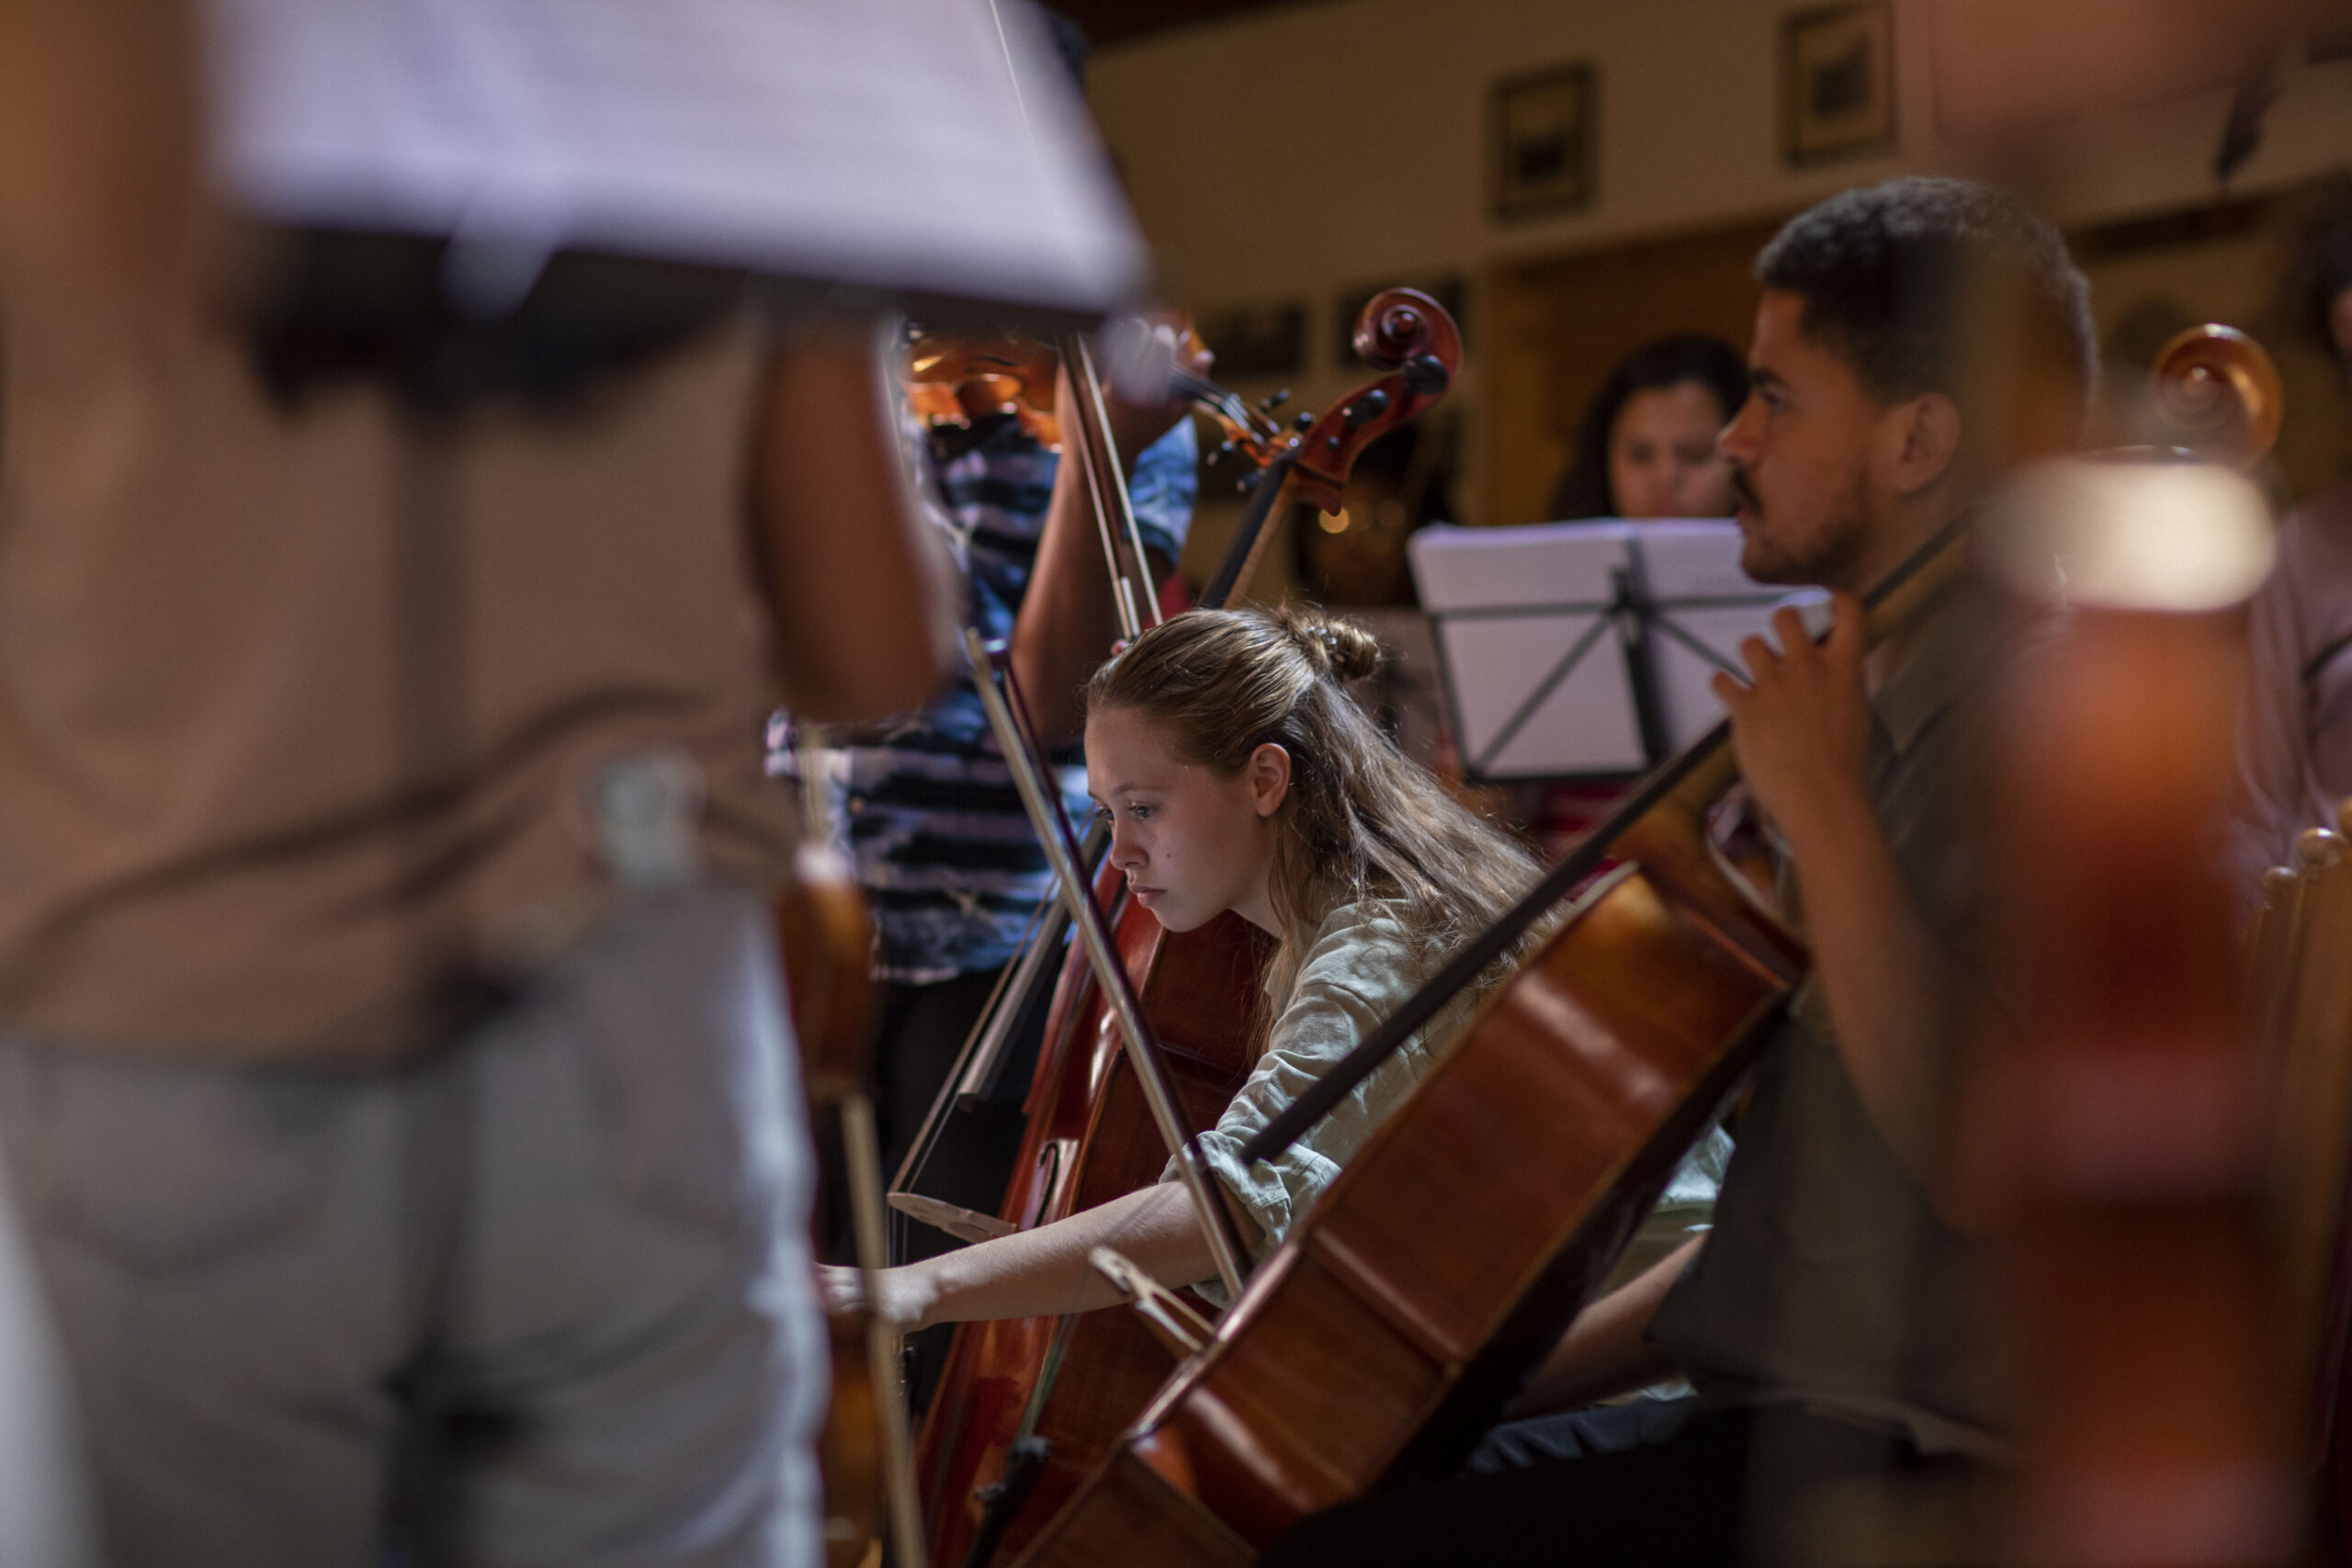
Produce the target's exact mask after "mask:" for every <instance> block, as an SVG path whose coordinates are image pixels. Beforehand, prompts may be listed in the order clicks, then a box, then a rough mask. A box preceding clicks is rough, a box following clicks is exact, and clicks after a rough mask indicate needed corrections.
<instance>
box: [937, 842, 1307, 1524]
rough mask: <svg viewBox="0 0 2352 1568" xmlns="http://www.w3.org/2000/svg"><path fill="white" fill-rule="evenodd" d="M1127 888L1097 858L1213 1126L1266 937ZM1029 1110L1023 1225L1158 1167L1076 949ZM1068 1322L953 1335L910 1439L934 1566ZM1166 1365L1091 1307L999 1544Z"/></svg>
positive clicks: (1012, 1190)
mask: <svg viewBox="0 0 2352 1568" xmlns="http://www.w3.org/2000/svg"><path fill="white" fill-rule="evenodd" d="M1121 889H1122V879H1121V877H1120V875H1119V874H1118V873H1117V872H1115V871H1114V870H1113V869H1111V868H1110V867H1108V866H1105V867H1104V868H1103V874H1102V875H1101V876H1099V877H1098V878H1097V880H1096V884H1095V897H1096V898H1097V900H1098V902H1099V903H1100V904H1101V906H1102V907H1103V908H1105V909H1106V910H1112V911H1114V912H1116V913H1117V916H1118V919H1117V924H1116V927H1115V931H1116V935H1117V940H1118V947H1119V953H1120V958H1121V961H1122V962H1123V963H1124V964H1125V965H1126V969H1127V973H1128V975H1129V976H1131V977H1132V978H1133V980H1134V982H1135V986H1136V994H1137V996H1138V997H1139V998H1140V999H1141V1001H1142V1003H1143V1006H1144V1009H1145V1010H1146V1012H1147V1014H1148V1017H1149V1018H1150V1020H1151V1021H1152V1024H1153V1027H1154V1028H1155V1029H1156V1030H1157V1031H1158V1032H1159V1039H1160V1043H1161V1045H1162V1048H1163V1053H1164V1055H1165V1056H1166V1058H1167V1062H1168V1065H1169V1067H1170V1076H1171V1077H1173V1078H1174V1079H1175V1081H1176V1084H1177V1089H1178V1094H1179V1097H1180V1098H1181V1099H1182V1101H1183V1105H1184V1109H1185V1111H1186V1112H1187V1113H1188V1115H1189V1117H1190V1118H1191V1119H1192V1121H1193V1122H1194V1123H1195V1124H1196V1125H1201V1126H1206V1125H1208V1124H1210V1123H1212V1122H1215V1121H1216V1118H1217V1116H1218V1115H1219V1113H1221V1112H1222V1111H1224V1109H1225V1106H1226V1104H1227V1101H1228V1100H1231V1099H1232V1098H1233V1095H1234V1093H1235V1091H1236V1090H1238V1089H1239V1088H1240V1087H1241V1084H1242V1082H1243V1080H1244V1079H1246V1078H1247V1077H1249V1075H1250V1066H1251V1062H1250V1056H1249V1055H1248V1051H1249V1037H1250V1027H1249V1026H1250V1012H1251V1010H1252V1008H1253V1007H1254V1005H1255V1003H1256V999H1257V996H1258V988H1259V984H1260V974H1261V967H1262V964H1263V961H1264V954H1265V951H1266V942H1265V939H1263V938H1262V937H1261V935H1260V934H1259V933H1258V932H1257V931H1255V930H1254V929H1253V928H1252V927H1250V925H1249V924H1248V922H1246V921H1244V920H1242V919H1240V917H1238V916H1237V915H1231V914H1227V915H1225V916H1221V917H1220V918H1218V919H1216V920H1214V921H1211V922H1210V923H1209V924H1208V925H1206V926H1204V927H1202V928H1201V929H1200V930H1198V931H1187V932H1184V933H1182V934H1181V935H1177V934H1171V933H1170V932H1169V931H1166V930H1164V929H1163V928H1162V927H1161V926H1160V924H1159V920H1158V919H1154V918H1153V916H1152V914H1151V912H1150V911H1149V910H1148V909H1146V908H1143V907H1142V906H1141V905H1139V904H1132V903H1128V902H1126V901H1125V898H1124V897H1120V894H1121ZM1023 1110H1024V1111H1025V1113H1026V1114H1027V1116H1028V1118H1029V1125H1028V1132H1027V1133H1026V1134H1025V1135H1024V1137H1023V1142H1022V1148H1021V1154H1020V1157H1019V1158H1018V1159H1017V1160H1016V1161H1015V1163H1014V1165H1013V1174H1012V1181H1011V1183H1010V1184H1009V1186H1008V1188H1007V1190H1006V1193H1005V1201H1004V1205H1003V1207H1002V1208H1001V1210H999V1212H998V1213H999V1217H1000V1218H1002V1219H1005V1220H1008V1221H1010V1222H1012V1224H1015V1225H1017V1226H1019V1227H1020V1228H1021V1229H1023V1230H1028V1229H1031V1228H1034V1227H1035V1226H1037V1225H1041V1224H1050V1223H1052V1222H1053V1221H1055V1220H1058V1219H1061V1218H1063V1217H1065V1216H1066V1215H1069V1214H1073V1213H1079V1212H1080V1211H1081V1210H1084V1209H1091V1208H1093V1207H1095V1206H1096V1205H1098V1204H1101V1203H1105V1202H1108V1201H1110V1200H1112V1199H1114V1198H1117V1197H1121V1196H1124V1195H1125V1194H1126V1193H1128V1192H1132V1191H1134V1190H1136V1189H1138V1188H1141V1187H1147V1186H1149V1185H1150V1184H1152V1183H1153V1182H1156V1181H1158V1180H1159V1173H1160V1171H1161V1169H1162V1168H1164V1167H1165V1166H1166V1164H1167V1160H1168V1150H1167V1146H1166V1145H1165V1144H1163V1143H1162V1141H1161V1139H1160V1136H1159V1131H1158V1129H1157V1128H1156V1127H1155V1126H1154V1125H1153V1124H1152V1120H1151V1113H1150V1111H1149V1109H1148V1106H1147V1105H1146V1104H1145V1101H1144V1097H1143V1092H1142V1090H1141V1089H1140V1088H1139V1086H1138V1085H1137V1083H1136V1077H1135V1073H1134V1070H1133V1069H1132V1068H1131V1067H1130V1066H1128V1065H1127V1064H1126V1061H1125V1051H1124V1049H1123V1048H1122V1045H1121V1043H1120V1039H1119V1032H1118V1028H1117V1025H1116V1022H1115V1021H1114V1019H1113V1018H1112V1016H1111V1014H1110V1011H1109V1010H1108V1009H1107V1008H1105V1007H1104V1006H1103V1000H1102V997H1101V995H1100V993H1099V990H1098V988H1097V987H1096V986H1095V984H1094V982H1093V979H1092V976H1091V975H1090V973H1089V972H1088V970H1087V967H1086V963H1085V959H1084V957H1083V955H1082V954H1080V953H1079V952H1078V951H1077V949H1076V948H1075V946H1073V948H1072V950H1071V953H1070V955H1069V962H1068V963H1067V964H1065V966H1064V969H1063V973H1062V976H1061V981H1060V984H1059V985H1058V987H1057V990H1056V993H1055V997H1054V1003H1053V1009H1052V1011H1051V1013H1050V1014H1049V1015H1048V1019H1047V1022H1046V1045H1045V1049H1044V1050H1043V1052H1041V1053H1040V1055H1039V1057H1038V1062H1037V1071H1036V1076H1035V1078H1034V1079H1033V1080H1032V1083H1031V1087H1030V1093H1029V1100H1028V1102H1027V1104H1026V1105H1025V1106H1024V1107H1023ZM1062 1324H1063V1320H1061V1319H1058V1318H1037V1317H1033V1318H1012V1319H1007V1320H1004V1321H1001V1322H996V1323H967V1324H964V1325H960V1326H959V1327H958V1328H957V1329H956V1337H955V1342H954V1344H953V1346H952V1348H950V1349H949V1351H948V1356H947V1363H946V1366H945V1368H944V1371H943V1372H942V1375H941V1378H940V1382H939V1390H938V1393H936V1394H935V1395H934V1396H933V1400H932V1404H931V1410H930V1413H929V1416H928V1417H927V1419H926V1420H925V1421H924V1424H923V1427H922V1434H921V1436H920V1438H918V1440H917V1445H916V1450H915V1473H916V1477H917V1480H918V1483H920V1485H921V1487H922V1502H923V1514H924V1517H925V1518H926V1520H928V1521H929V1526H930V1530H931V1540H932V1559H933V1562H939V1563H943V1564H952V1563H957V1562H962V1561H963V1560H964V1557H965V1555H966V1553H967V1551H968V1550H969V1548H970V1545H971V1541H972V1540H973V1538H974V1535H975V1532H976V1531H977V1529H978V1527H979V1524H980V1520H981V1517H982V1513H983V1509H984V1506H985V1505H984V1502H983V1500H982V1499H981V1497H980V1496H979V1495H978V1494H979V1492H980V1489H982V1488H984V1487H988V1486H990V1485H993V1484H995V1483H998V1482H1000V1481H1001V1480H1002V1478H1003V1474H1004V1470H1005V1464H1006V1457H1007V1453H1008V1451H1009V1450H1010V1449H1011V1447H1012V1442H1013V1440H1014V1438H1015V1437H1016V1435H1018V1434H1019V1432H1020V1428H1021V1427H1022V1425H1023V1418H1024V1416H1025V1415H1026V1414H1027V1411H1028V1406H1029V1404H1030V1400H1031V1398H1032V1395H1033V1394H1034V1393H1035V1390H1036V1389H1037V1387H1038V1384H1039V1382H1040V1380H1041V1379H1042V1378H1043V1377H1045V1376H1046V1362H1047V1359H1048V1358H1049V1356H1050V1355H1051V1354H1052V1352H1053V1349H1054V1347H1055V1341H1056V1338H1057V1330H1058V1329H1059V1328H1061V1326H1062ZM1169 1368H1170V1362H1169V1356H1168V1352H1167V1351H1166V1350H1164V1349H1162V1348H1160V1346H1159V1342H1158V1341H1157V1340H1155V1339H1154V1338H1153V1337H1151V1334H1150V1331H1149V1330H1148V1329H1147V1328H1146V1327H1145V1326H1144V1325H1143V1324H1142V1323H1141V1322H1139V1321H1138V1320H1136V1318H1135V1317H1133V1316H1132V1315H1131V1314H1127V1313H1125V1312H1092V1313H1086V1314H1079V1315H1078V1316H1077V1317H1075V1318H1074V1319H1073V1320H1071V1321H1070V1322H1069V1327H1068V1333H1067V1337H1065V1338H1064V1340H1063V1343H1062V1346H1061V1356H1060V1361H1059V1365H1058V1366H1057V1368H1056V1369H1055V1370H1054V1371H1053V1374H1052V1383H1051V1387H1050V1389H1049V1390H1048V1392H1047V1393H1046V1398H1045V1401H1044V1403H1043V1404H1042V1406H1041V1407H1040V1409H1039V1412H1038V1419H1037V1422H1036V1426H1035V1432H1034V1434H1033V1435H1034V1436H1035V1437H1037V1438H1043V1439H1045V1441H1046V1443H1047V1444H1048V1445H1049V1449H1048V1452H1047V1456H1046V1460H1045V1462H1044V1469H1043V1472H1042V1473H1040V1474H1039V1475H1038V1476H1037V1478H1036V1481H1035V1491H1034V1492H1032V1493H1031V1494H1030V1495H1028V1496H1027V1498H1026V1500H1025V1502H1023V1503H1022V1504H1021V1505H1020V1506H1018V1507H1017V1509H1016V1510H1015V1511H1014V1512H1013V1514H1012V1517H1010V1518H1009V1520H1008V1521H1007V1523H1006V1529H1005V1537H1004V1539H1005V1541H1006V1544H1007V1545H1008V1546H1012V1547H1017V1546H1018V1545H1020V1544H1021V1543H1022V1542H1023V1541H1024V1540H1026V1539H1027V1538H1028V1537H1029V1536H1030V1535H1033V1534H1034V1533H1035V1530H1036V1529H1037V1527H1038V1526H1039V1525H1040V1524H1042V1523H1043V1522H1044V1521H1045V1520H1046V1518H1048V1517H1051V1516H1052V1514H1053V1512H1054V1510H1055V1509H1056V1508H1057V1507H1058V1506H1060V1505H1061V1504H1062V1503H1064V1502H1066V1501H1067V1500H1068V1499H1069V1497H1070V1496H1071V1495H1073V1494H1075V1493H1076V1491H1077V1490H1078V1487H1079V1485H1080V1483H1081V1482H1082V1481H1083V1480H1084V1478H1085V1476H1086V1474H1087V1472H1088V1471H1089V1470H1090V1469H1091V1467H1092V1466H1093V1464H1094V1463H1095V1461H1097V1460H1099V1459H1100V1458H1101V1456H1102V1455H1103V1452H1104V1451H1105V1450H1108V1449H1109V1447H1110V1446H1111V1444H1112V1442H1113V1441H1114V1439H1115V1438H1117V1436H1118V1434H1119V1433H1120V1432H1121V1431H1122V1430H1123V1429H1124V1428H1125V1426H1126V1424H1127V1423H1128V1422H1129V1421H1131V1420H1133V1419H1134V1417H1135V1415H1136V1412H1137V1411H1138V1410H1141V1409H1142V1408H1143V1407H1144V1405H1145V1404H1147V1403H1148V1401H1149V1400H1150V1398H1151V1395H1152V1393H1153V1392H1154V1391H1155V1390H1156V1389H1158V1388H1159V1385H1160V1383H1161V1382H1163V1381H1165V1379H1166V1377H1167V1374H1168V1371H1169Z"/></svg>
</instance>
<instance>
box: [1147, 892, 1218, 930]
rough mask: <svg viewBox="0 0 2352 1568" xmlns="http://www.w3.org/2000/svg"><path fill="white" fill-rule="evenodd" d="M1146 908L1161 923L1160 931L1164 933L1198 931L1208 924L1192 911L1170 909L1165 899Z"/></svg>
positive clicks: (1156, 901)
mask: <svg viewBox="0 0 2352 1568" xmlns="http://www.w3.org/2000/svg"><path fill="white" fill-rule="evenodd" d="M1145 908H1148V909H1149V910H1150V911H1151V918H1152V919H1155V920H1158V921H1159V925H1160V929H1161V930H1163V931H1174V932H1177V933H1179V934H1182V932H1185V931H1196V930H1198V929H1199V928H1200V927H1202V926H1204V925H1206V924H1207V923H1208V922H1207V921H1206V920H1205V919H1202V918H1201V917H1199V916H1197V915H1195V914H1193V913H1192V912H1191V911H1190V910H1186V909H1181V908H1178V909H1171V908H1169V907H1168V904H1167V901H1166V900H1165V899H1164V898H1163V899H1159V900H1155V901H1154V902H1153V903H1150V904H1148V905H1146V906H1145Z"/></svg>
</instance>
